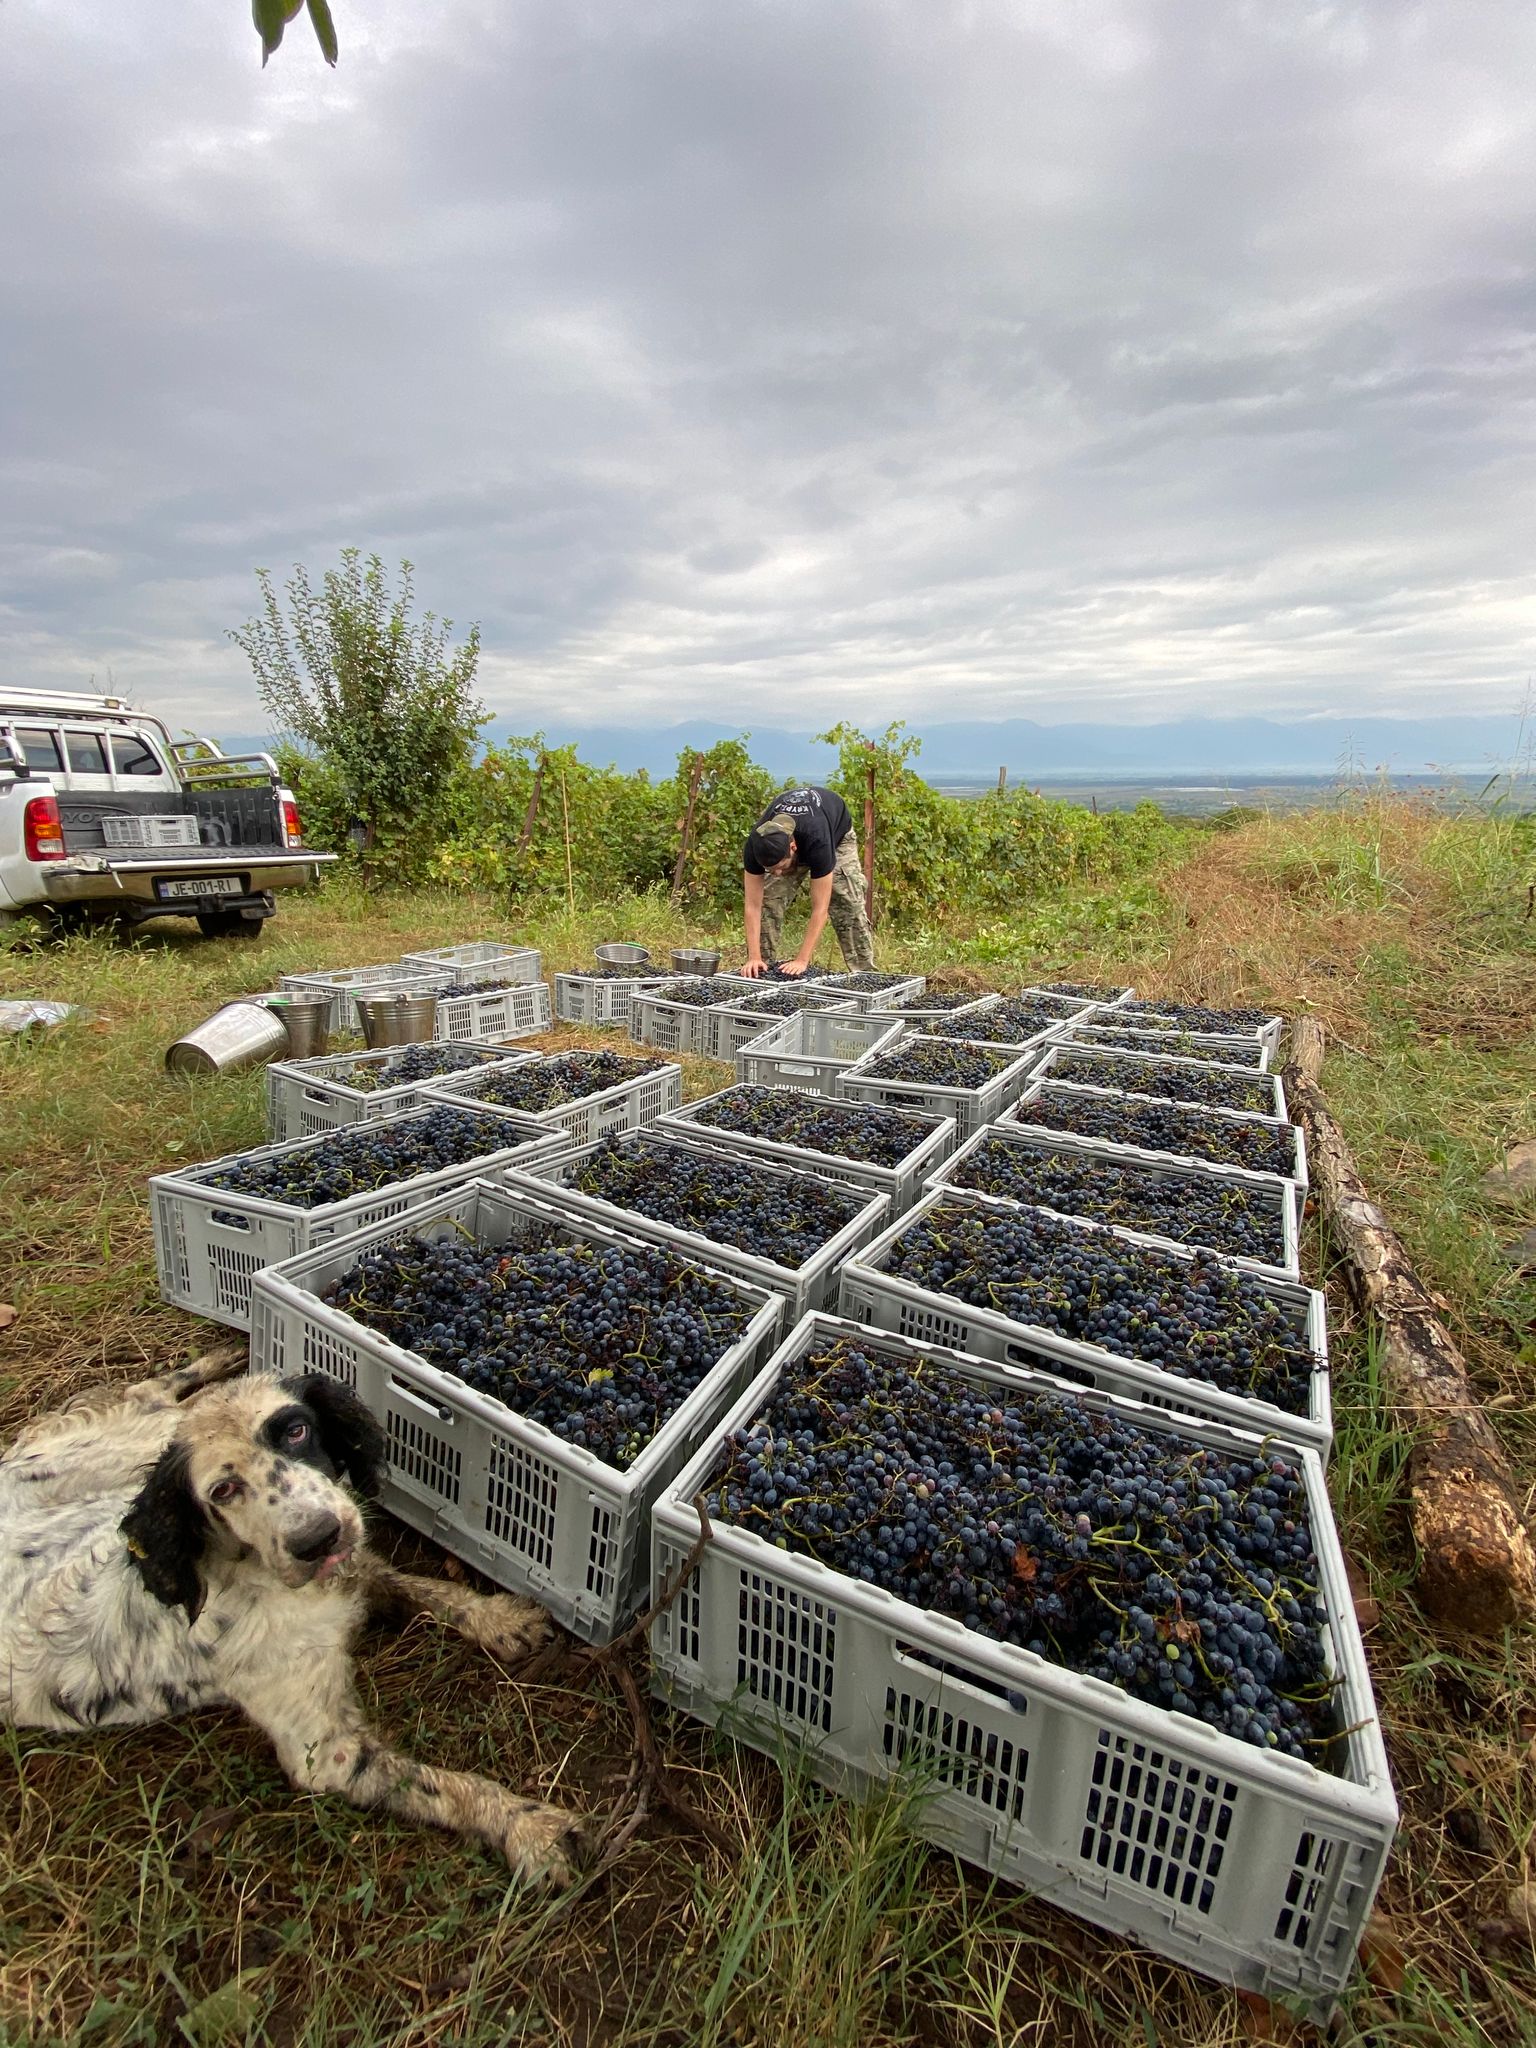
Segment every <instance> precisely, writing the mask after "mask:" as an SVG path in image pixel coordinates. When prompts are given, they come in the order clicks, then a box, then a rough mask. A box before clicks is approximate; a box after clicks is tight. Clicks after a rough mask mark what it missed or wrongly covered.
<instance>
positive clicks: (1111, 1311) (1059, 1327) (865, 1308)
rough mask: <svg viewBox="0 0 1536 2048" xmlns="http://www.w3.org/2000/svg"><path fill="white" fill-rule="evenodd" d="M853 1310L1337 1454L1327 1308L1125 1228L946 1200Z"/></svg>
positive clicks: (920, 1216)
mask: <svg viewBox="0 0 1536 2048" xmlns="http://www.w3.org/2000/svg"><path fill="white" fill-rule="evenodd" d="M531 1170H532V1171H533V1172H536V1173H537V1172H540V1171H542V1170H543V1167H542V1166H541V1164H540V1163H539V1162H537V1161H535V1162H534V1163H533V1165H532V1167H531ZM839 1306H840V1309H841V1312H842V1314H844V1315H846V1316H852V1317H853V1318H854V1319H855V1320H856V1321H858V1322H864V1323H869V1324H871V1325H872V1326H873V1327H874V1328H876V1329H881V1330H893V1331H895V1332H896V1334H897V1335H898V1336H902V1337H911V1338H913V1339H914V1340H915V1341H916V1342H918V1343H920V1344H945V1345H948V1346H951V1347H952V1348H954V1349H956V1350H960V1351H969V1352H972V1353H974V1354H975V1356H977V1357H978V1358H989V1359H994V1360H996V1361H997V1362H998V1363H1000V1364H1002V1365H1005V1366H1012V1365H1024V1366H1032V1367H1036V1368H1039V1369H1040V1370H1043V1371H1047V1372H1054V1373H1059V1374H1060V1375H1062V1377H1064V1378H1067V1379H1075V1380H1079V1381H1081V1382H1082V1384H1083V1385H1084V1386H1090V1387H1103V1388H1106V1389H1107V1390H1108V1391H1109V1392H1110V1393H1115V1394H1123V1395H1125V1396H1126V1397H1127V1398H1128V1399H1130V1400H1135V1401H1144V1402H1146V1403H1147V1404H1148V1405H1150V1406H1153V1407H1162V1408H1173V1409H1178V1410H1180V1411H1181V1412H1183V1413H1185V1414H1190V1415H1202V1416H1207V1417H1209V1418H1210V1419H1211V1420H1212V1421H1213V1422H1222V1423H1225V1424H1227V1425H1228V1426H1229V1427H1231V1428H1234V1429H1252V1430H1256V1431H1258V1432H1259V1433H1260V1434H1262V1435H1269V1436H1273V1437H1275V1438H1276V1439H1277V1440H1278V1441H1282V1442H1285V1443H1289V1444H1294V1445H1305V1446H1306V1447H1307V1448H1309V1449H1311V1450H1315V1451H1317V1452H1318V1453H1319V1454H1320V1455H1322V1456H1326V1455H1327V1452H1328V1447H1329V1445H1330V1444H1331V1443H1332V1441H1333V1409H1332V1402H1331V1399H1330V1393H1329V1380H1328V1333H1327V1318H1326V1315H1325V1312H1324V1307H1323V1297H1322V1295H1321V1294H1319V1293H1317V1292H1316V1290H1315V1289H1313V1288H1310V1287H1303V1286H1301V1285H1300V1284H1299V1283H1297V1282H1295V1281H1290V1280H1278V1279H1271V1278H1268V1277H1267V1276H1264V1275H1261V1274H1257V1273H1251V1272H1245V1271H1243V1270H1242V1269H1241V1268H1240V1267H1236V1266H1232V1265H1229V1264H1226V1263H1225V1262H1223V1261H1222V1260H1220V1259H1218V1258H1216V1257H1214V1256H1213V1255H1212V1254H1210V1253H1207V1252H1199V1251H1194V1250H1191V1249H1190V1248H1189V1247H1188V1246H1185V1245H1172V1244H1169V1245H1157V1244H1153V1243H1151V1242H1137V1241H1135V1240H1134V1239H1132V1238H1131V1237H1130V1236H1129V1235H1128V1234H1127V1233H1125V1232H1124V1231H1121V1230H1117V1229H1116V1228H1115V1227H1114V1226H1113V1225H1111V1224H1103V1223H1091V1222H1087V1221H1085V1220H1083V1219H1082V1218H1078V1217H1064V1216H1058V1215H1055V1214H1052V1213H1051V1212H1050V1211H1048V1210H1045V1209H1039V1208H1025V1207H1023V1206H1022V1205H1021V1204H1019V1203H1017V1202H1008V1201H999V1200H997V1199H996V1197H994V1196H992V1195H984V1194H978V1193H976V1192H975V1191H974V1190H971V1189H962V1188H951V1187H941V1188H935V1189H934V1190H933V1191H932V1192H930V1193H928V1194H925V1195H924V1196H922V1197H921V1199H920V1200H919V1201H918V1202H917V1204H916V1205H915V1207H914V1208H913V1209H912V1210H911V1211H910V1212H909V1213H908V1214H907V1215H906V1216H904V1217H902V1218H901V1219H899V1220H898V1221H897V1222H895V1223H893V1224H892V1225H890V1226H889V1228H887V1229H886V1230H884V1231H882V1232H881V1234H880V1236H879V1237H877V1238H875V1239H874V1240H873V1241H872V1242H871V1243H870V1244H868V1245H866V1246H865V1247H864V1249H863V1250H862V1251H860V1252H858V1253H857V1254H855V1256H854V1257H853V1258H851V1259H850V1260H848V1262H847V1263H846V1265H845V1266H844V1269H843V1278H842V1286H841V1290H840V1294H839Z"/></svg>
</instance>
